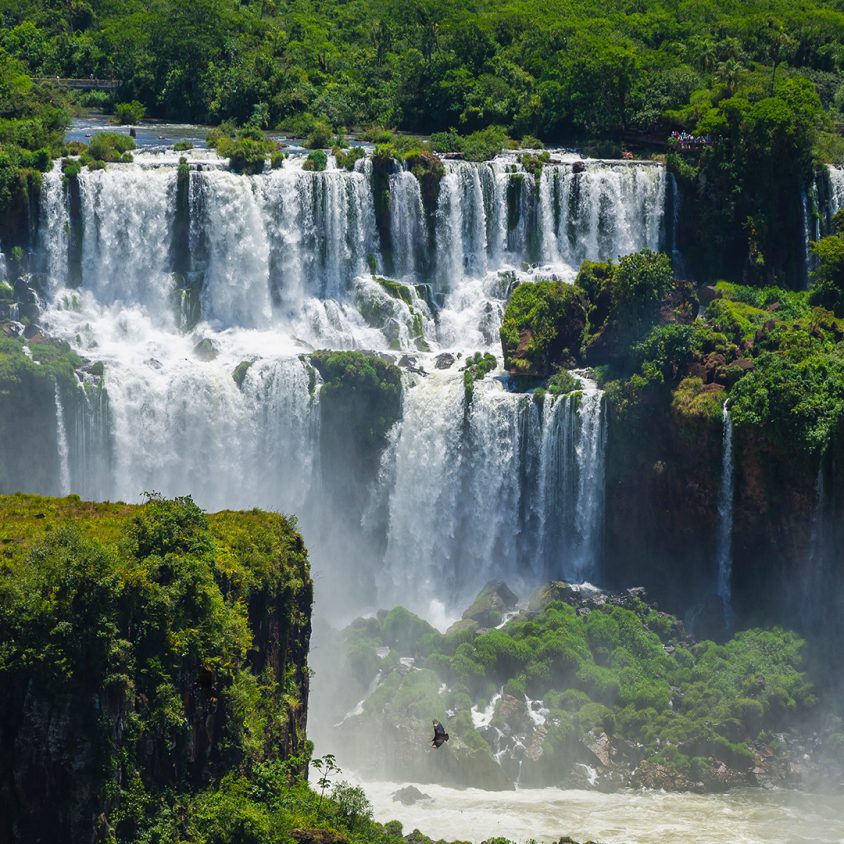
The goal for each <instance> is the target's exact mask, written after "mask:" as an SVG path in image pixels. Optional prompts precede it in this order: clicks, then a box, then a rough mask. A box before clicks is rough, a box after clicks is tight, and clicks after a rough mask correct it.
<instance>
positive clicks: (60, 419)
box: [55, 382, 70, 495]
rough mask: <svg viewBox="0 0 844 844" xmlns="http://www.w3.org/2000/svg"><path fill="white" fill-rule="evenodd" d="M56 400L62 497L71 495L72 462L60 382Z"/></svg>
mask: <svg viewBox="0 0 844 844" xmlns="http://www.w3.org/2000/svg"><path fill="white" fill-rule="evenodd" d="M55 399H56V450H57V452H58V458H59V490H60V493H61V495H70V461H69V453H70V452H69V449H68V447H67V429H66V428H65V424H64V407H62V397H61V394H60V392H59V385H58V382H57V383H56V385H55Z"/></svg>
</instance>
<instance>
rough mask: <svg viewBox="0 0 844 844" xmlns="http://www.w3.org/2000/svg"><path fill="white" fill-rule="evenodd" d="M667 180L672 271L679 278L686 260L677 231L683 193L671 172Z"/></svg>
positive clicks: (684, 272) (684, 271) (682, 273)
mask: <svg viewBox="0 0 844 844" xmlns="http://www.w3.org/2000/svg"><path fill="white" fill-rule="evenodd" d="M668 181H669V184H670V185H671V263H672V264H673V265H674V271H675V272H676V273H677V275H678V276H679V277H680V278H683V277H685V275H686V261H685V259H684V258H683V253H682V252H681V251H680V245H679V232H680V219H681V211H682V207H683V195H682V193H680V185H679V184H678V183H677V177H676V176H675V175H674V174H673V173H669V174H668Z"/></svg>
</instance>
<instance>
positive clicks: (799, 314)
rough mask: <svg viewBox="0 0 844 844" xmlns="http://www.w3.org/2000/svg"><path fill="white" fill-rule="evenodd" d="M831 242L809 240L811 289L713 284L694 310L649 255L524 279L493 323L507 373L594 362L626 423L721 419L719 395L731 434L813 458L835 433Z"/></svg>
mask: <svg viewBox="0 0 844 844" xmlns="http://www.w3.org/2000/svg"><path fill="white" fill-rule="evenodd" d="M840 240H841V234H840V233H839V232H836V233H835V234H832V235H829V236H827V237H825V238H823V239H822V240H820V241H819V242H818V244H816V247H815V252H816V254H817V255H818V259H819V263H818V268H817V269H816V270H815V278H816V284H815V287H814V288H812V290H811V291H793V290H787V289H784V288H782V287H775V286H767V287H755V286H750V285H741V284H734V283H729V282H723V281H722V282H719V283H718V284H716V285H714V286H712V287H709V288H706V289H705V290H703V291H702V292H703V293H705V294H706V296H707V297H708V298H709V303H708V304H707V306H706V307H705V308H703V309H701V308H700V304H699V302H698V298H697V294H696V293H695V291H694V289H693V288H692V287H691V286H690V285H689V284H688V283H686V282H682V281H678V280H675V279H673V273H672V271H671V267H670V263H669V261H668V258H667V256H665V255H661V254H659V253H652V252H648V251H647V250H646V251H643V252H639V253H634V254H632V255H628V256H626V257H624V258H622V259H621V260H620V261H619V262H618V263H617V264H616V263H614V262H601V263H596V262H590V261H586V262H584V264H583V265H582V267H581V269H580V273H579V274H578V276H577V278H576V279H575V282H574V285H568V284H566V283H564V282H554V281H544V282H537V283H529V284H522V285H520V286H519V287H517V288H516V290H515V291H514V292H513V295H512V297H511V298H510V301H509V302H508V303H507V308H506V310H505V313H504V318H503V321H502V326H501V341H502V347H503V351H504V360H505V366H506V367H507V368H508V369H509V370H510V371H511V373H512V374H514V375H519V374H533V375H539V376H544V377H548V376H549V375H552V374H553V373H554V372H555V370H557V369H559V368H572V367H573V366H576V365H577V366H580V365H584V364H587V365H589V366H592V367H594V368H595V370H596V373H597V375H598V378H599V381H600V382H601V383H602V384H603V386H604V387H605V389H606V392H607V396H608V399H609V401H610V405H611V407H612V409H613V412H614V413H616V414H618V415H619V416H620V417H626V418H627V419H628V420H633V419H640V420H642V419H645V418H646V417H647V416H648V414H652V413H654V412H658V413H665V412H668V411H670V410H672V409H673V411H674V412H676V413H679V414H681V415H687V416H692V417H704V418H709V419H710V420H712V421H715V420H716V419H718V420H720V414H721V406H722V405H723V403H724V401H725V399H727V400H728V401H729V404H730V407H731V409H732V412H733V421H734V423H735V424H736V425H737V426H738V427H739V428H742V427H743V428H747V429H753V430H755V431H756V432H757V433H759V434H760V435H762V436H764V437H767V438H769V439H773V440H775V441H777V442H778V443H779V445H781V446H784V447H785V448H786V449H787V450H788V452H789V453H792V452H793V453H805V454H813V455H815V456H816V457H817V456H819V455H821V454H823V453H824V452H825V451H826V450H827V449H828V448H829V447H830V445H831V444H832V443H833V441H834V440H836V438H838V437H840V436H841V434H842V432H844V342H842V341H844V320H842V319H841V318H839V317H838V316H837V315H836V313H835V312H834V311H839V310H840V308H841V306H840V302H841V301H842V300H841V295H842V294H841V290H842V289H844V285H842V279H841V278H839V276H840V272H841V267H840V266H839V264H840V263H841V261H840V255H839V252H840V244H839V241H840ZM821 304H822V305H823V307H821V306H820V305H821ZM827 308H831V309H832V310H827ZM699 311H701V313H700V316H701V317H702V318H700V319H696V318H695V317H696V316H697V315H698V313H699ZM584 314H585V318H584V316H583V315H584ZM719 424H720V422H719Z"/></svg>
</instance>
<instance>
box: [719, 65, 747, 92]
mask: <svg viewBox="0 0 844 844" xmlns="http://www.w3.org/2000/svg"><path fill="white" fill-rule="evenodd" d="M743 70H744V66H743V65H742V63H741V62H740V61H738V60H737V59H727V60H726V61H723V62H721V63H720V64H719V65H718V67H717V68H716V70H715V80H716V81H717V82H719V83H720V84H721V85H723V86H724V87H725V88H726V89H727V94H728V95H729V96H731V97H732V96H733V94H735V92H736V88H738V83H739V79H740V77H741V73H742V71H743Z"/></svg>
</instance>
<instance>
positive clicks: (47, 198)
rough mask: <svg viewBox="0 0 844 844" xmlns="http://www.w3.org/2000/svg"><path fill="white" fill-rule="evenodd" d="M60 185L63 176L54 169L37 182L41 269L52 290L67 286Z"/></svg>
mask: <svg viewBox="0 0 844 844" xmlns="http://www.w3.org/2000/svg"><path fill="white" fill-rule="evenodd" d="M63 181H64V176H63V174H62V171H61V168H60V167H59V166H58V165H54V166H53V169H52V170H50V171H49V172H48V173H45V174H44V175H43V176H42V181H41V199H40V203H41V204H40V214H41V225H40V233H41V239H42V242H44V247H43V251H44V257H45V258H46V262H45V265H44V267H43V269H44V271H45V272H46V273H47V277H48V278H49V280H50V284H51V285H52V287H53V289H58V288H62V287H64V286H65V284H66V283H67V261H68V243H67V236H68V230H69V228H70V214H69V212H68V209H67V197H66V195H65V190H64V184H63Z"/></svg>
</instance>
